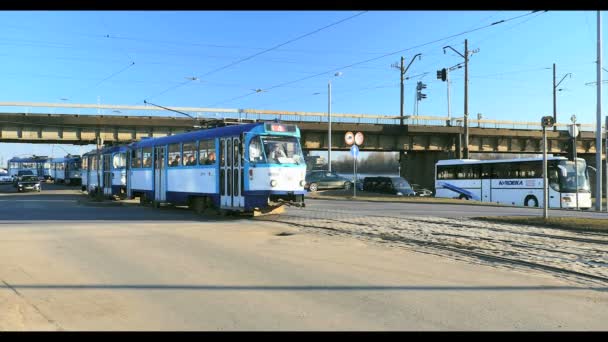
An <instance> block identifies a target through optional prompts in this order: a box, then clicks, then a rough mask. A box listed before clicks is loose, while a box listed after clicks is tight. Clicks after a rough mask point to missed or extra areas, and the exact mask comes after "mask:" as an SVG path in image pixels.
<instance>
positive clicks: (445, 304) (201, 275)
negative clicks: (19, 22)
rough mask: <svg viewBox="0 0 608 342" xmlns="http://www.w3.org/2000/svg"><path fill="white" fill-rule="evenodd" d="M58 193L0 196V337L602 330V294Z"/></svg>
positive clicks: (323, 238)
mask: <svg viewBox="0 0 608 342" xmlns="http://www.w3.org/2000/svg"><path fill="white" fill-rule="evenodd" d="M59 188H60V187H55V186H52V185H49V186H46V187H45V189H44V190H43V192H42V193H40V194H38V193H25V194H16V193H8V192H4V193H2V191H9V190H10V189H5V188H0V330H355V331H356V330H605V329H606V322H607V321H608V310H606V308H607V307H608V287H606V286H601V285H600V286H584V285H580V284H577V283H573V282H569V281H567V280H566V279H557V278H555V277H553V276H548V275H546V274H543V273H542V272H535V271H530V272H522V271H521V270H509V269H503V268H496V267H492V266H484V265H479V264H472V263H468V262H465V261H459V260H451V259H446V258H443V257H441V256H437V255H433V254H423V253H417V252H412V251H410V250H408V249H406V248H390V247H387V246H383V245H380V244H375V243H368V242H366V241H362V240H357V239H353V238H349V237H343V236H327V235H320V234H315V233H311V232H308V231H304V230H302V229H299V228H297V227H294V226H290V225H285V224H282V223H276V222H267V221H258V220H252V219H243V218H221V217H215V216H207V217H199V216H196V215H194V214H193V213H191V212H190V211H188V210H186V209H180V208H163V209H153V208H149V207H139V206H137V205H127V206H120V207H119V206H112V205H99V206H89V205H84V204H83V203H82V202H81V200H82V196H81V195H79V194H78V192H77V191H76V190H59ZM54 189H57V190H54ZM309 204H310V206H309V207H308V208H306V209H303V210H302V211H300V212H305V211H307V210H321V209H323V210H333V209H332V208H339V210H343V209H341V208H342V207H341V206H348V204H340V203H338V202H330V201H309ZM374 205H375V206H376V207H375V209H374ZM399 206H401V208H402V209H401V210H405V211H406V212H407V211H408V210H411V211H412V212H414V211H415V210H414V209H403V208H404V207H409V206H407V205H405V206H404V205H393V204H391V205H388V207H387V204H386V203H381V204H374V203H366V204H363V205H361V207H359V208H357V209H356V210H357V211H359V212H360V213H362V212H370V213H371V212H374V213H376V214H378V213H391V215H393V214H394V213H398V212H399ZM450 207H456V208H447V209H445V210H450V211H456V210H460V211H461V212H462V211H463V210H464V208H463V207H462V206H450ZM423 208H424V207H423ZM345 210H350V209H345ZM484 210H485V209H484ZM442 211H443V210H442ZM290 212H291V209H290ZM399 215H401V214H399ZM452 215H456V213H454V214H452Z"/></svg>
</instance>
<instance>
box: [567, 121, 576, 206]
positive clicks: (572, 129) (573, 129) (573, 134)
mask: <svg viewBox="0 0 608 342" xmlns="http://www.w3.org/2000/svg"><path fill="white" fill-rule="evenodd" d="M570 120H571V121H572V125H571V126H570V127H569V129H568V133H570V136H571V137H572V138H573V139H574V142H573V147H572V150H573V157H574V182H575V183H576V210H578V158H577V155H576V137H577V136H578V133H579V129H578V126H577V125H576V115H572V117H570Z"/></svg>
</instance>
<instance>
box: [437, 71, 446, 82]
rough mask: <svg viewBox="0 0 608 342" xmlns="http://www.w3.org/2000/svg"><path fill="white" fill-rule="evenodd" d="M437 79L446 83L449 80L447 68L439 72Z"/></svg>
mask: <svg viewBox="0 0 608 342" xmlns="http://www.w3.org/2000/svg"><path fill="white" fill-rule="evenodd" d="M437 79H438V80H442V81H444V82H445V81H446V80H447V79H448V70H447V69H446V68H443V69H441V70H437Z"/></svg>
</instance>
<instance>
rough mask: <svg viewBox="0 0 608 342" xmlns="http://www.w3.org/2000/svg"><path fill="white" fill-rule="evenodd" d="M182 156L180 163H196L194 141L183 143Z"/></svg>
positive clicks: (186, 164) (191, 164) (193, 164)
mask: <svg viewBox="0 0 608 342" xmlns="http://www.w3.org/2000/svg"><path fill="white" fill-rule="evenodd" d="M183 150H184V158H183V160H182V165H184V166H195V165H196V159H198V158H197V156H196V153H197V151H196V142H194V141H193V142H189V143H184V147H183Z"/></svg>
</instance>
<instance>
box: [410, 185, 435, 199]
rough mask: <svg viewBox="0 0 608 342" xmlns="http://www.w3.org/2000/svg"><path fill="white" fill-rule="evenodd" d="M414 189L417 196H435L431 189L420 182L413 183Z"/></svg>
mask: <svg viewBox="0 0 608 342" xmlns="http://www.w3.org/2000/svg"><path fill="white" fill-rule="evenodd" d="M412 189H414V192H415V193H416V196H420V197H429V196H433V192H432V191H431V190H429V189H426V188H423V187H421V186H420V185H418V184H412Z"/></svg>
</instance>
